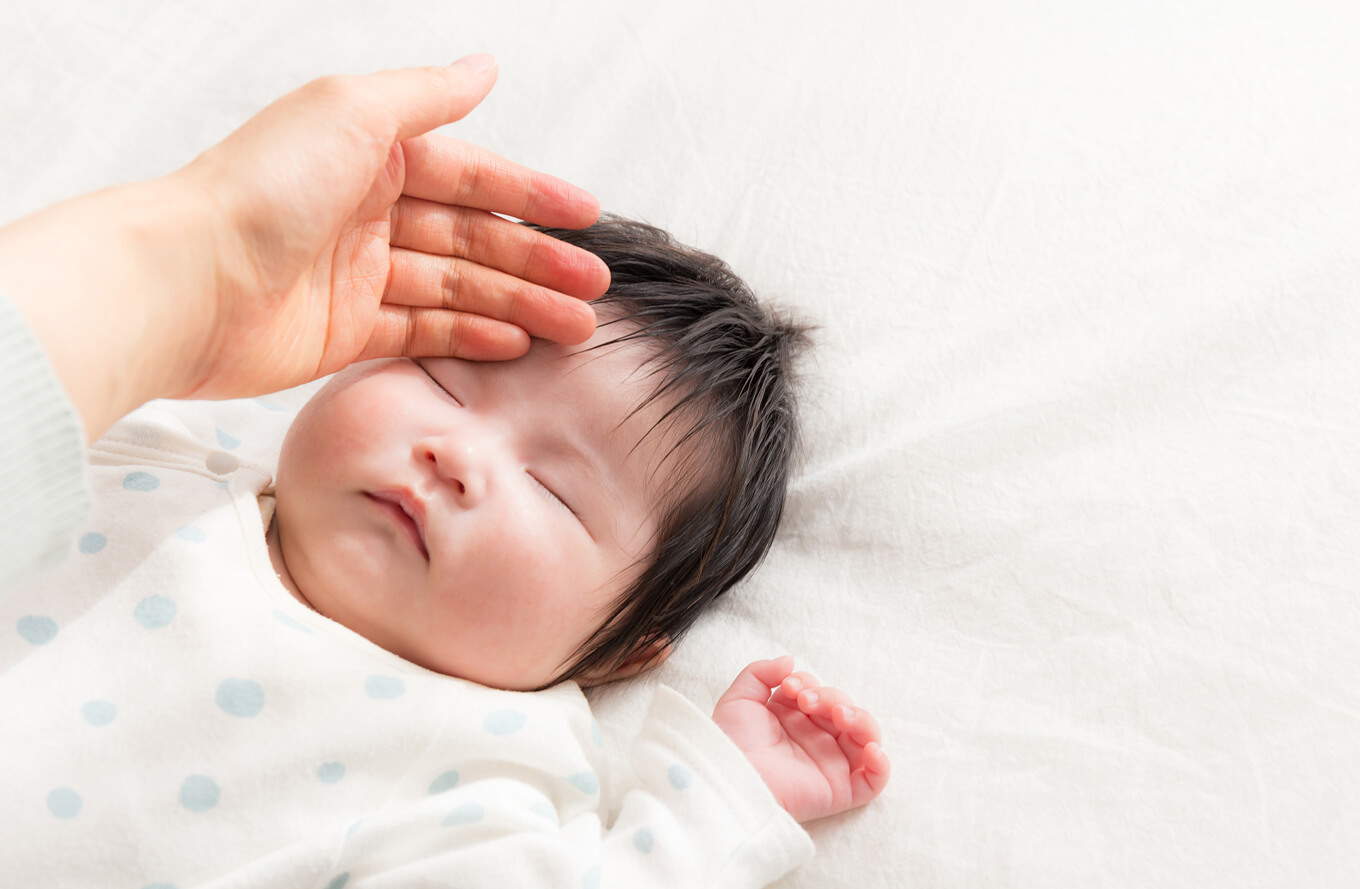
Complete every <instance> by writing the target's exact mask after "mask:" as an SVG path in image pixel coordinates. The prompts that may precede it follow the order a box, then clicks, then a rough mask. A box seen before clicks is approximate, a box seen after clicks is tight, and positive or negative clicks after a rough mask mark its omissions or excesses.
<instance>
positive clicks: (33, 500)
mask: <svg viewBox="0 0 1360 889" xmlns="http://www.w3.org/2000/svg"><path fill="white" fill-rule="evenodd" d="M91 505H92V499H91V496H90V486H89V480H88V479H87V478H86V474H85V427H84V426H83V424H82V423H81V420H80V415H79V414H78V413H76V409H75V405H73V404H72V403H71V399H70V398H69V397H68V396H67V395H66V390H65V389H63V388H62V386H61V381H60V380H58V379H57V373H56V370H55V369H54V368H53V367H52V363H51V362H50V361H49V360H48V358H47V353H46V352H45V351H44V350H43V347H42V344H41V343H39V342H38V338H37V337H36V336H35V335H34V333H33V331H32V329H31V328H30V327H29V326H28V322H27V320H25V318H24V316H23V315H22V314H21V313H20V312H19V310H18V309H17V308H15V307H14V305H13V304H12V303H10V301H9V299H7V298H6V297H5V295H4V294H3V293H0V541H3V543H0V595H3V594H4V593H6V592H8V591H9V590H11V589H13V588H14V587H16V586H18V585H19V584H20V583H22V582H23V581H24V580H26V579H27V578H29V577H31V576H33V575H34V574H36V573H38V572H39V571H42V570H43V569H45V568H49V567H51V566H53V565H55V564H56V563H58V562H60V561H61V560H62V559H63V558H65V556H66V555H67V554H68V553H69V552H70V551H71V539H72V537H74V536H75V531H76V529H77V528H78V527H79V526H80V523H81V522H82V521H83V520H84V519H85V517H86V516H87V515H88V514H89V512H90V509H91Z"/></svg>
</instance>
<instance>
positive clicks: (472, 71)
mask: <svg viewBox="0 0 1360 889" xmlns="http://www.w3.org/2000/svg"><path fill="white" fill-rule="evenodd" d="M451 67H453V68H459V69H461V70H462V71H463V72H464V73H465V74H468V75H470V76H475V75H477V74H481V73H482V72H483V71H488V70H490V69H492V68H494V67H496V57H495V56H493V55H491V53H486V52H480V53H477V54H476V55H471V56H463V57H462V58H461V59H459V60H458V61H456V62H454V63H453V65H452V66H451Z"/></svg>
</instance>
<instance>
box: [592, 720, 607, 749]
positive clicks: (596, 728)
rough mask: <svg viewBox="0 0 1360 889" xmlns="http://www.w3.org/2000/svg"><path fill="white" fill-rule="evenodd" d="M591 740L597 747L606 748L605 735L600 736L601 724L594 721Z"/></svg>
mask: <svg viewBox="0 0 1360 889" xmlns="http://www.w3.org/2000/svg"><path fill="white" fill-rule="evenodd" d="M590 740H592V741H594V742H595V746H596V747H603V746H604V735H602V734H600V724H599V723H598V722H596V721H595V720H593V719H592V720H591V721H590Z"/></svg>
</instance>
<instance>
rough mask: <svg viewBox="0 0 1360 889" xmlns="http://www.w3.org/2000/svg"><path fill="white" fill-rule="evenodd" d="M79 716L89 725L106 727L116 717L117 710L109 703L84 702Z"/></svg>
mask: <svg viewBox="0 0 1360 889" xmlns="http://www.w3.org/2000/svg"><path fill="white" fill-rule="evenodd" d="M80 715H81V716H83V717H84V718H85V721H86V722H88V723H89V724H90V725H108V724H109V723H110V722H113V720H114V717H116V716H117V715H118V708H117V707H115V706H114V705H113V704H112V703H110V702H109V701H86V702H85V704H84V705H83V706H82V707H81V708H80Z"/></svg>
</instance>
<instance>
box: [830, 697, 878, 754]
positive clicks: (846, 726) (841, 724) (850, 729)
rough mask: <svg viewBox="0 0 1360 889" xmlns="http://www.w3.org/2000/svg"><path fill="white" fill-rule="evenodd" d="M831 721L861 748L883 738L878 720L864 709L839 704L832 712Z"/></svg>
mask: <svg viewBox="0 0 1360 889" xmlns="http://www.w3.org/2000/svg"><path fill="white" fill-rule="evenodd" d="M831 721H832V722H833V723H834V724H835V726H836V728H837V729H839V730H840V731H841V732H842V733H843V734H847V735H849V736H850V737H851V738H853V739H854V740H855V743H857V744H859V745H860V746H867V745H868V744H871V743H873V742H875V741H879V740H881V739H882V738H883V733H882V731H881V730H880V729H879V727H878V720H877V719H875V718H874V714H872V713H870V712H869V711H868V710H865V709H864V708H863V707H854V706H851V705H849V704H837V705H836V707H835V708H833V709H832V711H831Z"/></svg>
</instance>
